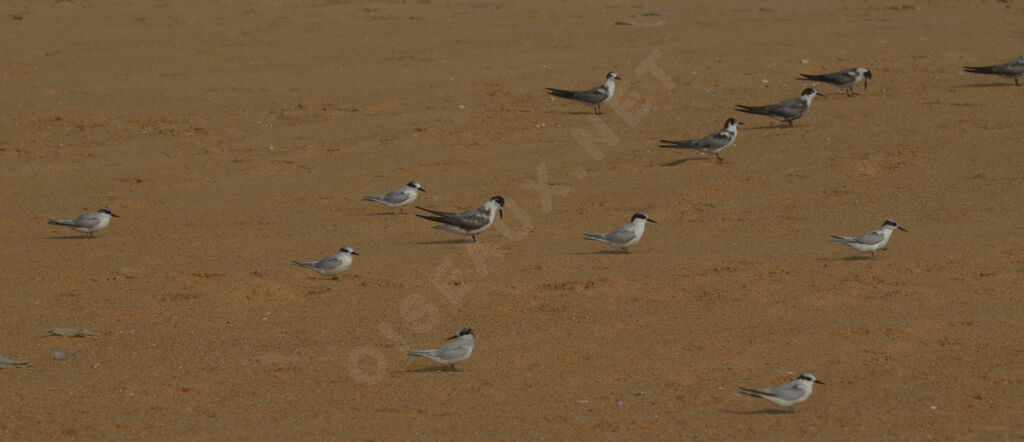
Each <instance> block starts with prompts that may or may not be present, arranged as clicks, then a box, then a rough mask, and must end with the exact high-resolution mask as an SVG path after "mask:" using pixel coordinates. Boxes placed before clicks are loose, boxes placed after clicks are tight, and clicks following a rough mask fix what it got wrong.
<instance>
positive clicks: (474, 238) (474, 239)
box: [453, 235, 476, 367]
mask: <svg viewBox="0 0 1024 442" xmlns="http://www.w3.org/2000/svg"><path fill="white" fill-rule="evenodd" d="M473 242H476V235H473ZM453 367H454V365H453Z"/></svg>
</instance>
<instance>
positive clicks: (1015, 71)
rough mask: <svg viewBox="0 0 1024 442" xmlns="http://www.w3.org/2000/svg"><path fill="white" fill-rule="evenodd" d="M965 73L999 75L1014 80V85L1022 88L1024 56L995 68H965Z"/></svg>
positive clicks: (994, 66)
mask: <svg viewBox="0 0 1024 442" xmlns="http://www.w3.org/2000/svg"><path fill="white" fill-rule="evenodd" d="M964 71H965V72H970V73H972V74H989V75H998V76H1000V77H1006V78H1011V79H1013V83H1014V84H1016V85H1017V86H1020V77H1021V76H1024V55H1021V56H1020V58H1018V59H1016V60H1013V61H1008V62H1006V63H1003V64H997V65H993V66H964Z"/></svg>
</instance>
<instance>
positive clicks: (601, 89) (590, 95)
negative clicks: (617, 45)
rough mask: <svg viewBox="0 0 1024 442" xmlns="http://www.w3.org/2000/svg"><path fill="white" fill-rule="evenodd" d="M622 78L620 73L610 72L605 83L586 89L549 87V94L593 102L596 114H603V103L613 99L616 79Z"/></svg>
mask: <svg viewBox="0 0 1024 442" xmlns="http://www.w3.org/2000/svg"><path fill="white" fill-rule="evenodd" d="M621 79H622V78H620V77H619V75H618V74H616V73H614V72H609V73H608V75H607V76H605V80H604V84H602V85H600V86H598V87H595V88H591V89H587V90H585V91H566V90H562V89H552V88H547V89H548V94H549V95H552V96H555V97H559V98H568V99H570V100H576V101H582V102H584V103H587V104H592V105H594V114H595V115H601V105H602V104H604V103H607V102H608V100H611V99H612V96H614V95H615V80H621Z"/></svg>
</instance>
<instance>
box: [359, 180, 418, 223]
mask: <svg viewBox="0 0 1024 442" xmlns="http://www.w3.org/2000/svg"><path fill="white" fill-rule="evenodd" d="M426 191H427V190H426V189H424V188H423V187H422V186H420V183H418V182H416V181H409V184H406V185H404V186H402V187H399V188H397V189H395V190H392V191H390V192H388V193H386V194H384V195H375V196H364V197H363V201H373V202H377V203H381V204H383V205H385V206H387V207H389V208H392V209H398V212H395V215H398V214H401V213H404V212H402V207H404V206H407V205H409V204H410V203H412V202H413V201H416V197H418V196H420V194H419V192H426Z"/></svg>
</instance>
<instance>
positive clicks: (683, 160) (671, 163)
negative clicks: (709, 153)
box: [661, 157, 721, 167]
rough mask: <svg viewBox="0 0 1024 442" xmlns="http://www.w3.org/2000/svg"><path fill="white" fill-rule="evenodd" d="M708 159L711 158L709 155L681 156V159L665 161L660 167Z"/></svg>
mask: <svg viewBox="0 0 1024 442" xmlns="http://www.w3.org/2000/svg"><path fill="white" fill-rule="evenodd" d="M710 159H712V158H710V157H693V158H683V159H681V160H675V161H669V162H667V163H665V164H662V165H661V167H672V166H678V165H680V164H684V163H688V162H690V161H706V160H710ZM720 162H721V161H720Z"/></svg>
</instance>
